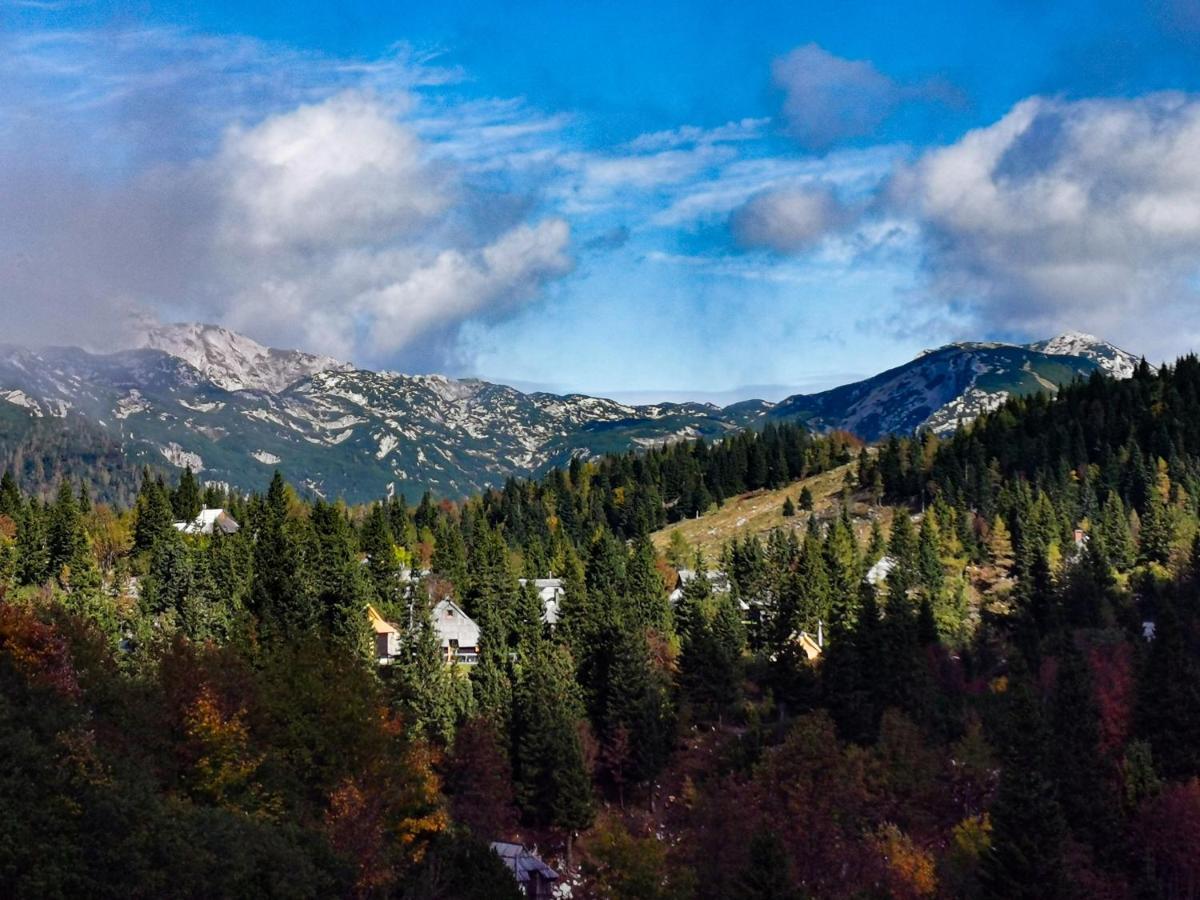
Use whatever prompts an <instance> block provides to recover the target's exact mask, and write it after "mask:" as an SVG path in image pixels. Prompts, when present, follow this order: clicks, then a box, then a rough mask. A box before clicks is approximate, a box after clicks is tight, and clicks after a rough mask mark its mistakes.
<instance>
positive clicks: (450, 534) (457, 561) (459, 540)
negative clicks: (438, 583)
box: [432, 519, 468, 597]
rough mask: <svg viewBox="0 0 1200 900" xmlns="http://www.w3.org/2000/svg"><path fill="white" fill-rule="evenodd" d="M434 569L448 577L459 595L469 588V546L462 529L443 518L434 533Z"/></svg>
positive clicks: (442, 575)
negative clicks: (464, 539) (465, 541)
mask: <svg viewBox="0 0 1200 900" xmlns="http://www.w3.org/2000/svg"><path fill="white" fill-rule="evenodd" d="M434 538H435V541H436V543H435V545H434V550H433V560H432V566H433V571H434V572H435V573H436V574H437V575H440V576H441V577H442V578H445V579H448V580H449V581H450V583H451V584H452V585H454V590H455V591H456V592H457V594H458V596H460V597H461V596H462V595H463V594H464V593H465V592H466V589H467V582H468V578H467V546H466V544H465V543H464V542H463V537H462V531H461V530H459V528H458V527H457V526H455V524H454V523H453V522H450V521H449V520H445V519H444V520H441V521H439V522H438V527H437V531H436V533H435V535H434Z"/></svg>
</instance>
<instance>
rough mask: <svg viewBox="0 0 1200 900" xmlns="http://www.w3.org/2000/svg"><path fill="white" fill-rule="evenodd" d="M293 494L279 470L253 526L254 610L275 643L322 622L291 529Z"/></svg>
mask: <svg viewBox="0 0 1200 900" xmlns="http://www.w3.org/2000/svg"><path fill="white" fill-rule="evenodd" d="M288 506H289V501H288V490H287V487H286V486H285V484H284V481H283V475H282V474H280V472H279V471H278V470H276V472H275V476H274V477H273V478H272V479H271V486H270V488H268V490H267V496H266V498H265V499H264V501H263V504H262V507H261V509H260V510H259V513H258V521H257V522H255V523H254V530H255V533H254V578H253V581H252V582H251V585H250V609H251V611H253V612H254V613H255V614H256V615H257V616H258V618H259V622H260V624H261V628H262V633H263V636H264V637H265V638H266V639H268V640H271V641H277V640H287V639H291V638H295V637H296V636H298V635H299V634H301V633H303V632H304V631H306V630H308V629H310V628H312V627H313V626H315V625H316V624H317V621H318V616H317V610H316V604H315V602H314V600H313V597H312V593H311V591H310V585H309V584H307V583H306V581H305V578H304V572H303V570H302V568H301V566H302V561H303V560H302V551H301V547H300V546H299V544H298V542H297V541H296V540H295V539H294V537H293V535H292V534H291V533H290V531H289V528H288Z"/></svg>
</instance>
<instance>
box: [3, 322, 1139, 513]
mask: <svg viewBox="0 0 1200 900" xmlns="http://www.w3.org/2000/svg"><path fill="white" fill-rule="evenodd" d="M1136 363H1137V358H1136V357H1134V356H1132V355H1130V354H1128V353H1126V352H1124V351H1122V350H1120V349H1118V348H1116V347H1114V346H1113V345H1111V344H1109V343H1107V342H1105V341H1102V340H1100V339H1098V338H1095V337H1092V336H1090V335H1083V334H1076V333H1070V334H1065V335H1062V336H1060V337H1057V338H1053V339H1051V340H1048V341H1042V342H1039V343H1036V344H1030V345H1023V346H1021V345H1010V344H1001V343H961V344H950V345H947V346H944V347H940V348H938V349H936V350H932V351H927V352H925V353H923V354H922V355H921V356H919V357H918V358H916V359H914V360H912V361H911V362H908V363H906V364H904V365H902V366H899V367H897V368H894V369H891V370H889V371H886V372H883V373H881V374H879V375H876V376H874V377H872V378H868V379H866V380H864V381H860V382H856V383H854V384H849V385H844V386H842V387H838V388H834V389H832V390H829V391H823V392H821V393H817V394H808V395H796V396H793V397H788V398H787V399H785V400H783V401H781V402H779V403H774V404H773V403H768V402H766V401H760V400H749V401H744V402H741V403H736V404H733V405H731V406H726V407H718V406H715V405H711V404H704V403H660V404H651V405H638V406H632V405H626V404H622V403H618V402H616V401H613V400H607V399H603V398H598V397H590V396H586V395H582V394H567V395H556V394H550V393H523V392H521V391H518V390H516V389H514V388H511V387H506V386H504V385H499V384H492V383H489V382H486V381H481V380H477V379H453V378H447V377H444V376H441V375H403V374H399V373H396V372H373V371H368V370H363V369H356V368H355V367H354V366H352V365H350V364H348V363H344V362H341V361H339V360H336V359H333V358H331V357H326V356H317V355H314V354H309V353H304V352H301V351H298V350H277V349H273V348H269V347H265V346H263V345H262V344H259V343H258V342H256V341H254V340H252V339H250V338H248V337H245V336H243V335H239V334H236V333H234V332H232V331H229V330H227V329H224V328H220V327H217V326H211V325H194V324H183V325H171V326H164V327H160V328H156V329H154V330H152V331H150V332H148V333H147V334H146V335H145V336H144V338H143V339H142V341H141V346H140V347H138V348H137V349H133V350H123V351H119V352H116V353H110V354H94V353H88V352H86V351H84V350H80V349H78V348H66V347H53V348H42V349H31V348H26V347H17V346H0V464H8V465H15V466H17V467H18V468H20V467H21V466H22V465H23V464H26V465H27V464H28V463H29V460H27V459H21V460H14V459H12V458H11V457H12V456H13V451H12V448H13V447H15V446H18V445H20V443H21V441H22V439H23V438H24V437H25V436H26V435H27V434H28V433H29V432H30V431H31V430H32V429H35V428H40V429H41V430H42V431H43V432H44V431H45V429H46V428H47V427H48V426H50V425H51V422H52V421H53V422H55V423H57V426H58V427H61V428H62V429H64V430H75V431H85V432H87V433H88V434H89V435H93V436H94V437H95V440H96V441H101V439H103V443H104V444H105V445H106V446H109V447H110V448H115V450H116V452H119V453H120V454H121V455H122V456H123V457H124V459H125V461H127V462H128V464H129V465H130V467H138V466H141V465H142V464H151V465H157V466H169V467H175V468H179V469H182V468H183V467H184V466H191V468H192V469H193V470H194V471H196V472H198V473H200V475H201V477H202V478H203V479H204V480H206V481H221V482H226V483H228V484H230V485H232V486H235V487H238V488H258V487H261V486H262V485H263V484H264V483H265V481H266V480H267V479H268V478H269V477H270V474H271V472H272V470H273V469H274V468H275V467H279V468H282V469H283V470H284V471H285V472H286V474H287V475H288V477H289V479H290V480H292V481H293V482H294V483H296V484H299V485H302V486H303V487H304V488H306V489H307V490H309V491H311V492H312V493H314V494H317V495H321V496H326V497H339V496H340V497H344V498H345V499H346V500H347V501H350V502H360V501H363V500H367V499H370V498H373V497H378V496H380V495H382V494H383V493H385V492H386V491H388V490H396V491H399V492H402V493H404V494H405V495H406V496H408V497H409V498H416V497H418V496H420V495H421V494H422V493H423V492H424V491H425V490H426V489H427V488H428V489H431V490H433V492H434V493H435V494H437V495H439V496H444V497H455V498H457V497H463V496H466V495H468V494H471V493H474V492H476V491H478V490H480V489H482V488H485V487H489V486H495V485H498V484H501V483H502V482H503V481H504V480H505V479H506V478H508V477H510V476H537V475H540V474H542V473H543V472H545V471H547V470H548V469H550V468H551V467H554V466H558V465H562V464H565V463H566V462H568V461H570V459H571V458H572V457H574V456H577V455H583V456H594V455H598V454H602V453H608V452H614V451H622V450H626V449H629V448H636V447H645V446H651V445H655V444H660V443H662V442H664V441H673V440H679V439H686V438H696V437H705V438H718V437H720V436H722V435H724V434H727V433H729V432H731V431H734V430H737V429H741V428H747V427H758V426H761V425H763V424H765V423H767V422H770V421H784V420H789V421H801V422H804V423H807V424H808V425H809V426H810V427H812V428H814V429H816V430H829V429H834V428H841V429H846V430H849V431H852V432H854V433H856V434H858V435H859V436H860V437H862V438H864V439H867V440H875V439H877V438H879V437H880V436H882V435H885V434H888V433H907V432H912V431H914V430H916V429H918V428H922V427H928V428H932V429H934V430H935V431H948V430H952V429H954V428H955V427H957V426H959V425H960V424H961V423H964V422H968V421H970V420H971V419H973V418H974V417H975V416H977V415H979V414H980V413H981V412H983V411H985V410H990V409H993V408H995V407H996V406H998V405H999V404H1001V403H1002V402H1003V401H1004V399H1005V398H1007V397H1009V396H1014V395H1022V394H1028V393H1031V392H1034V391H1037V390H1047V391H1054V390H1056V389H1057V387H1058V386H1059V385H1061V384H1064V383H1066V382H1068V381H1071V380H1072V379H1075V378H1078V377H1086V376H1088V375H1090V374H1091V373H1092V372H1094V371H1097V370H1100V371H1103V372H1106V373H1108V374H1110V375H1112V376H1115V377H1128V376H1129V375H1130V374H1131V373H1132V372H1133V368H1134V366H1135V365H1136ZM75 443H76V444H78V443H80V442H79V441H78V440H77V441H76V442H75ZM23 475H24V478H25V480H26V481H27V482H28V481H29V480H30V478H31V476H30V473H29V472H24V473H23Z"/></svg>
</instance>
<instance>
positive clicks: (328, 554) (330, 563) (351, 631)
mask: <svg viewBox="0 0 1200 900" xmlns="http://www.w3.org/2000/svg"><path fill="white" fill-rule="evenodd" d="M309 521H310V523H311V526H312V528H311V533H312V540H313V547H312V550H311V551H310V553H309V558H310V568H311V572H312V578H313V589H314V592H315V598H314V599H315V602H316V611H317V617H318V621H319V622H320V625H321V627H322V628H323V629H324V630H325V631H326V632H327V633H328V634H329V635H330V636H331V637H332V638H333V639H334V640H336V641H338V642H340V643H341V644H342V645H343V646H344V647H346V648H347V649H349V650H351V651H362V652H364V653H365V652H366V648H367V644H368V640H369V636H368V634H367V631H366V617H365V616H364V614H363V610H364V608H365V607H366V605H367V603H368V602H369V600H370V598H371V590H370V586H369V585H368V583H367V580H366V578H365V577H364V574H363V567H362V566H361V565H360V564H359V562H358V557H357V554H356V553H355V552H354V535H353V532H352V530H351V527H350V523H349V521H347V519H346V514H345V511H344V510H343V509H342V508H341V507H340V506H335V505H333V504H330V503H326V502H325V501H323V500H318V501H317V502H316V503H314V504H313V507H312V512H311V514H310V516H309Z"/></svg>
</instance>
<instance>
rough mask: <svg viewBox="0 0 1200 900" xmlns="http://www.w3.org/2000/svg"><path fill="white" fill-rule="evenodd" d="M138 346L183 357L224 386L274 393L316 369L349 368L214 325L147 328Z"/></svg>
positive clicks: (345, 369) (317, 356) (347, 365)
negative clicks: (266, 344)
mask: <svg viewBox="0 0 1200 900" xmlns="http://www.w3.org/2000/svg"><path fill="white" fill-rule="evenodd" d="M141 346H143V347H149V348H151V349H153V350H161V351H162V352H164V353H168V354H170V355H171V356H174V357H177V358H179V359H182V360H184V361H185V362H187V363H188V364H190V365H192V366H194V367H195V368H196V369H198V370H199V371H200V373H201V374H202V375H203V376H204V377H205V378H207V379H208V380H209V381H211V382H212V383H213V384H215V385H217V386H218V387H222V388H224V389H225V390H227V391H243V390H254V391H266V392H268V393H278V392H280V391H282V390H284V389H285V388H287V387H288V386H290V385H292V384H295V383H296V382H297V381H299V380H300V379H301V378H307V377H309V376H310V375H315V374H316V373H318V372H325V371H331V370H333V371H349V370H352V369H353V368H354V367H353V366H351V365H350V364H349V363H345V362H342V361H341V360H338V359H334V358H333V357H331V356H321V355H318V354H314V353H305V352H303V351H300V350H277V349H275V348H273V347H266V346H264V345H263V344H260V343H258V341H256V340H254V339H253V338H249V337H246V336H245V335H243V334H238V333H237V332H234V331H230V330H229V329H228V328H222V327H221V326H219V325H204V324H198V323H177V324H174V325H162V326H159V327H156V328H152V329H151V330H150V331H148V332H146V334H145V335H144V337H143V339H142V342H141Z"/></svg>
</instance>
